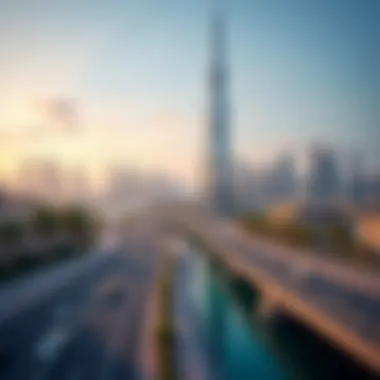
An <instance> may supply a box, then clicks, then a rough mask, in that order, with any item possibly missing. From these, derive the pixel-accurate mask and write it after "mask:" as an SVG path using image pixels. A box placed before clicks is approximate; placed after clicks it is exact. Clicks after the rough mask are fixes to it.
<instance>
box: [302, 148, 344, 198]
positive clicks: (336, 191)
mask: <svg viewBox="0 0 380 380" xmlns="http://www.w3.org/2000/svg"><path fill="white" fill-rule="evenodd" d="M307 195H308V197H307V198H308V201H310V202H312V203H322V204H325V203H334V202H335V201H337V200H338V199H339V198H340V197H341V189H340V173H339V165H338V159H337V154H336V152H335V151H334V150H332V149H329V148H327V147H322V146H315V147H313V149H312V151H311V154H310V166H309V172H308V183H307Z"/></svg>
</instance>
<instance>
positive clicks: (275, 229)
mask: <svg viewBox="0 0 380 380" xmlns="http://www.w3.org/2000/svg"><path fill="white" fill-rule="evenodd" d="M238 223H239V224H240V225H241V226H242V227H243V228H244V229H245V230H246V231H248V232H250V233H253V234H257V235H261V236H265V237H268V238H271V239H272V240H275V241H278V242H281V243H284V244H285V245H289V246H292V247H295V248H300V249H304V250H303V252H308V251H313V250H314V251H316V250H318V249H319V250H320V249H322V250H323V252H324V253H328V255H330V256H331V257H333V258H337V259H342V260H346V261H348V262H351V263H354V264H358V265H366V266H371V267H376V268H379V269H380V260H379V258H378V257H377V256H376V255H375V254H373V253H372V252H371V251H370V250H369V249H367V248H366V247H364V246H362V245H360V244H359V242H358V241H357V240H356V239H355V238H354V236H353V235H352V234H351V233H350V231H349V230H348V228H345V227H343V226H341V225H337V224H326V225H324V226H323V227H320V228H316V227H314V228H313V227H308V226H306V225H304V224H301V223H296V222H287V223H273V222H271V221H270V220H269V219H268V218H266V217H265V216H264V215H263V214H248V215H244V216H241V217H240V218H238ZM321 247H322V248H321Z"/></svg>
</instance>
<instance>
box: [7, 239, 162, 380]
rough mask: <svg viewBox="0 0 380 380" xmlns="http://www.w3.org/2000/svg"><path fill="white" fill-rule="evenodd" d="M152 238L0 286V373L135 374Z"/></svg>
mask: <svg viewBox="0 0 380 380" xmlns="http://www.w3.org/2000/svg"><path fill="white" fill-rule="evenodd" d="M155 247H156V245H155V239H154V237H153V236H150V237H149V236H147V235H146V234H135V235H133V234H130V236H124V237H123V242H122V244H120V245H118V246H115V247H113V248H108V249H107V250H103V251H99V252H97V253H94V254H93V255H90V256H88V258H86V259H81V260H77V261H75V262H71V263H67V264H64V265H63V266H60V267H57V268H52V269H51V270H50V271H47V272H44V273H41V274H40V275H38V276H33V277H31V278H28V279H25V280H22V281H20V282H19V283H17V282H16V283H13V284H11V286H8V287H7V288H5V289H3V290H2V291H1V292H0V378H1V379H2V380H21V379H23V380H25V379H39V380H44V379H46V380H47V379H54V380H75V379H81V380H84V379H89V380H90V379H91V380H96V379H99V380H101V379H108V380H112V379H125V378H127V379H131V380H133V379H142V378H143V376H144V373H143V368H142V366H141V357H140V356H141V355H140V353H141V350H140V342H141V335H142V334H143V330H144V321H145V318H144V317H145V307H146V300H147V297H148V294H149V292H150V289H151V286H152V284H153V281H154V273H155V271H156V265H157V262H158V254H157V251H156V249H155Z"/></svg>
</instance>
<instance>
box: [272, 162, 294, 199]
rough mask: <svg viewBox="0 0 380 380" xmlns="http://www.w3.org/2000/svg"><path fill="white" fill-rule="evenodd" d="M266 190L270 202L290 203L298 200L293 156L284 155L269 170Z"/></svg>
mask: <svg viewBox="0 0 380 380" xmlns="http://www.w3.org/2000/svg"><path fill="white" fill-rule="evenodd" d="M265 188H266V193H267V196H268V198H269V200H270V202H289V201H293V200H294V199H295V198H296V196H297V174H296V165H295V158H294V157H293V156H291V155H284V156H281V157H279V158H278V159H277V160H276V161H275V163H274V165H273V166H272V167H271V168H269V170H268V173H267V178H266V186H265Z"/></svg>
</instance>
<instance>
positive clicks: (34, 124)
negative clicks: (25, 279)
mask: <svg viewBox="0 0 380 380" xmlns="http://www.w3.org/2000/svg"><path fill="white" fill-rule="evenodd" d="M226 3H228V2H227V1H226ZM211 8H212V7H211V6H210V2H208V1H206V0H203V1H202V0H119V1H116V0H0V28H1V32H0V83H1V86H0V160H1V169H2V171H3V172H4V171H8V172H11V171H12V170H13V168H14V167H15V165H17V164H18V162H19V161H20V160H22V159H23V157H27V156H29V155H40V156H49V155H52V156H55V157H58V158H59V159H60V160H62V161H63V162H64V163H76V162H78V163H83V164H85V165H88V166H89V167H90V168H91V170H93V171H97V170H98V168H101V167H102V165H103V163H104V162H106V161H107V160H109V159H119V160H125V162H128V163H132V164H138V165H141V166H143V167H147V168H154V169H155V168H157V169H163V170H167V171H168V172H170V173H173V174H176V175H178V176H180V177H181V178H185V179H191V178H193V177H194V173H195V172H196V170H197V168H199V166H200V164H201V159H202V154H203V151H204V149H205V147H204V143H203V139H202V137H203V136H204V133H205V131H206V128H207V124H206V115H207V95H208V94H207V74H208V72H207V70H208V62H209V56H208V48H209V45H208V43H209V40H208V23H209V20H210V13H211ZM227 9H228V11H227V12H226V14H227V25H228V34H229V35H228V44H229V46H228V50H229V67H230V73H229V74H230V77H231V78H230V80H231V82H230V86H231V91H230V98H231V108H232V110H231V113H232V125H233V131H234V146H235V149H236V152H237V154H238V155H239V156H241V157H244V158H245V159H247V160H252V161H266V160H268V159H269V158H270V157H271V156H273V154H275V153H276V152H279V151H280V150H282V149H287V148H288V147H292V148H294V149H296V150H299V149H300V148H302V147H304V146H305V144H306V143H308V142H310V141H313V140H322V141H326V142H329V143H332V144H335V145H337V146H339V147H342V148H344V149H354V148H357V149H360V150H362V151H366V152H372V156H373V155H374V153H373V152H375V151H376V149H377V148H379V145H380V131H379V129H380V123H379V120H380V118H379V110H378V109H376V106H378V103H379V99H380V97H379V88H380V76H379V67H380V65H379V63H380V60H379V46H380V30H379V25H380V1H377V0H318V1H317V0H315V1H313V0H234V1H230V4H228V6H227ZM379 149H380V148H379Z"/></svg>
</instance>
